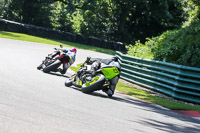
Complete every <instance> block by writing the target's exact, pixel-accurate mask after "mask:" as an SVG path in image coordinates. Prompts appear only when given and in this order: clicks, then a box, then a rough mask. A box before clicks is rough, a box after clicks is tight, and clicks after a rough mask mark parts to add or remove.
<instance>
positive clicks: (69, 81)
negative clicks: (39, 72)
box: [65, 79, 73, 87]
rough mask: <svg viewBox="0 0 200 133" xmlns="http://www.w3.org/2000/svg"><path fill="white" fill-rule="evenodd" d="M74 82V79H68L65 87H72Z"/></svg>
mask: <svg viewBox="0 0 200 133" xmlns="http://www.w3.org/2000/svg"><path fill="white" fill-rule="evenodd" d="M72 82H73V79H67V80H66V81H65V86H67V87H70V86H72V84H73V83H72Z"/></svg>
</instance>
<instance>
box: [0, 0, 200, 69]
mask: <svg viewBox="0 0 200 133" xmlns="http://www.w3.org/2000/svg"><path fill="white" fill-rule="evenodd" d="M199 8H200V1H199V0H0V17H1V18H4V19H9V20H13V21H17V22H22V23H27V24H33V25H37V26H42V27H48V28H52V29H56V30H63V31H67V32H75V33H77V34H81V35H85V36H95V37H98V38H101V39H105V40H112V41H117V42H118V41H119V42H123V43H127V44H130V45H129V46H127V49H128V54H129V55H132V56H137V57H142V58H149V59H156V60H161V61H167V62H172V63H177V64H181V65H188V66H193V67H200V64H199V62H200V61H199V57H200V56H199V55H200V53H199V51H200V50H199V49H200V44H199V30H200V29H199V27H200V22H199V18H200V9H199Z"/></svg>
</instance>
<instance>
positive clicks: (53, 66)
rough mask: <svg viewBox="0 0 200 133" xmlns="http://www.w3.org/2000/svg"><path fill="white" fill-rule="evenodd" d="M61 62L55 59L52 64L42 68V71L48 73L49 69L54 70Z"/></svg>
mask: <svg viewBox="0 0 200 133" xmlns="http://www.w3.org/2000/svg"><path fill="white" fill-rule="evenodd" d="M61 64H62V63H61V61H60V60H57V61H56V62H54V63H53V64H51V65H49V66H47V67H45V68H43V72H44V73H49V72H50V71H55V70H56V69H57V68H58V67H59V66H60V65H61Z"/></svg>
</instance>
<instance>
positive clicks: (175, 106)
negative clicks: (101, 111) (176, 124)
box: [116, 82, 200, 112]
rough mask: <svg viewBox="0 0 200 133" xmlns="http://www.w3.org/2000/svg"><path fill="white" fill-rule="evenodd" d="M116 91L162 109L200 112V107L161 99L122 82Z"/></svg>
mask: <svg viewBox="0 0 200 133" xmlns="http://www.w3.org/2000/svg"><path fill="white" fill-rule="evenodd" d="M116 90H118V91H120V92H122V93H125V94H128V95H130V96H133V97H136V98H139V99H142V100H144V101H148V102H152V103H155V104H157V105H160V106H162V107H165V108H168V109H171V110H190V111H197V112H200V106H198V105H190V104H186V103H183V102H180V101H174V100H169V99H166V98H161V97H158V96H153V95H151V94H150V93H148V92H146V91H143V90H140V89H136V88H133V87H131V86H128V85H126V84H124V83H122V82H119V83H118V84H117V87H116Z"/></svg>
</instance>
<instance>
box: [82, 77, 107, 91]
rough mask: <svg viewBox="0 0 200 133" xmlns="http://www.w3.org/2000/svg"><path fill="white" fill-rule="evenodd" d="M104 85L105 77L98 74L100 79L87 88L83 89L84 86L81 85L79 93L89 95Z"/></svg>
mask: <svg viewBox="0 0 200 133" xmlns="http://www.w3.org/2000/svg"><path fill="white" fill-rule="evenodd" d="M104 83H105V76H104V75H102V74H100V78H99V79H98V80H97V81H96V82H95V83H93V84H91V85H89V86H87V87H84V85H83V86H82V88H81V91H82V92H83V93H87V94H90V93H92V92H94V91H97V90H99V89H100V88H101V87H102V85H103V84H104Z"/></svg>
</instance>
